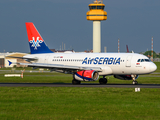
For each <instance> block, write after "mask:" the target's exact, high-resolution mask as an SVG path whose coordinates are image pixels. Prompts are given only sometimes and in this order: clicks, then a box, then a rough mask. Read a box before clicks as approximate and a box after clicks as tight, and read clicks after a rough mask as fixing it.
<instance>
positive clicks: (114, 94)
mask: <svg viewBox="0 0 160 120" xmlns="http://www.w3.org/2000/svg"><path fill="white" fill-rule="evenodd" d="M156 65H157V67H158V69H157V71H156V72H157V73H158V72H160V69H159V68H160V63H159V62H157V63H156ZM25 69H26V70H31V69H30V68H25ZM0 70H2V69H0ZM3 70H6V69H3ZM7 70H10V69H9V68H7ZM17 70H23V68H17ZM7 73H15V72H13V71H7V72H6V71H0V82H1V83H7V82H13V83H71V81H72V79H73V78H72V75H71V74H62V73H56V72H51V73H40V72H38V73H34V72H32V73H29V72H25V73H24V78H23V79H22V78H18V77H11V78H5V77H4V74H7ZM16 73H17V72H16ZM18 73H20V72H18ZM159 76H160V74H159V73H158V74H150V75H140V77H139V78H138V82H139V84H160V77H159ZM107 79H108V84H132V81H125V80H119V79H116V78H114V77H113V76H107ZM82 83H83V82H82ZM88 83H91V82H88ZM92 83H98V81H95V82H92ZM159 101H160V89H157V88H155V89H151V88H150V89H149V88H141V91H140V92H135V89H134V88H86V87H84V88H81V87H80V88H78V87H73V88H72V87H53V88H52V87H0V120H35V119H36V120H37V119H38V120H70V119H71V120H106V119H107V120H115V119H116V120H119V119H121V120H134V119H136V120H142V119H145V120H150V119H155V120H159V119H160V115H159V113H160V102H159Z"/></svg>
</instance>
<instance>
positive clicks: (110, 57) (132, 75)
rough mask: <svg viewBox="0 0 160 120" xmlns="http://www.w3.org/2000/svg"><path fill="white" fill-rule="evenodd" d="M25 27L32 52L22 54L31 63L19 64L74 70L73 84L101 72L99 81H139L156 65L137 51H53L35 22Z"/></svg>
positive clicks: (56, 69)
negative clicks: (109, 76) (112, 79)
mask: <svg viewBox="0 0 160 120" xmlns="http://www.w3.org/2000/svg"><path fill="white" fill-rule="evenodd" d="M26 29H27V35H28V42H29V46H30V52H31V54H30V55H26V56H23V57H22V59H25V60H26V61H28V62H29V63H19V64H20V65H28V67H33V68H48V69H50V70H51V71H61V72H64V73H66V72H67V73H71V74H73V80H72V84H80V83H81V81H96V80H98V79H99V76H103V78H100V79H99V83H100V84H106V83H107V79H106V76H108V75H113V76H114V77H115V78H117V79H120V80H132V81H133V84H138V82H137V81H136V79H137V78H138V75H142V74H150V73H152V72H154V71H155V70H156V69H157V66H156V65H155V64H154V63H153V62H152V61H151V60H150V59H149V58H148V57H146V56H144V55H141V54H137V53H53V52H52V51H51V50H50V49H49V48H48V47H47V45H46V44H45V42H44V40H43V38H42V37H41V35H40V34H39V32H38V30H37V29H36V27H35V26H34V24H33V23H26ZM9 62H10V61H9ZM10 64H11V63H10Z"/></svg>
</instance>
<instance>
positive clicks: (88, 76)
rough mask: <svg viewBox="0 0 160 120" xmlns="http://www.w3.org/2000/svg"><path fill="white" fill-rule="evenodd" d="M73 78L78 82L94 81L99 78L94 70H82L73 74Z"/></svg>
mask: <svg viewBox="0 0 160 120" xmlns="http://www.w3.org/2000/svg"><path fill="white" fill-rule="evenodd" d="M73 78H74V79H76V80H79V81H96V80H98V78H99V74H98V72H97V71H94V70H82V71H78V72H76V73H75V74H73Z"/></svg>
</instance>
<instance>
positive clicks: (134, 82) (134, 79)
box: [131, 75, 138, 85]
mask: <svg viewBox="0 0 160 120" xmlns="http://www.w3.org/2000/svg"><path fill="white" fill-rule="evenodd" d="M131 77H132V80H133V82H132V84H133V85H137V84H138V82H137V81H136V75H131Z"/></svg>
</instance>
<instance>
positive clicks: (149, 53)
mask: <svg viewBox="0 0 160 120" xmlns="http://www.w3.org/2000/svg"><path fill="white" fill-rule="evenodd" d="M151 54H152V51H146V52H145V53H144V55H145V56H147V57H149V58H151V56H152V55H151ZM157 57H159V55H157V54H156V52H154V51H153V58H157Z"/></svg>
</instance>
